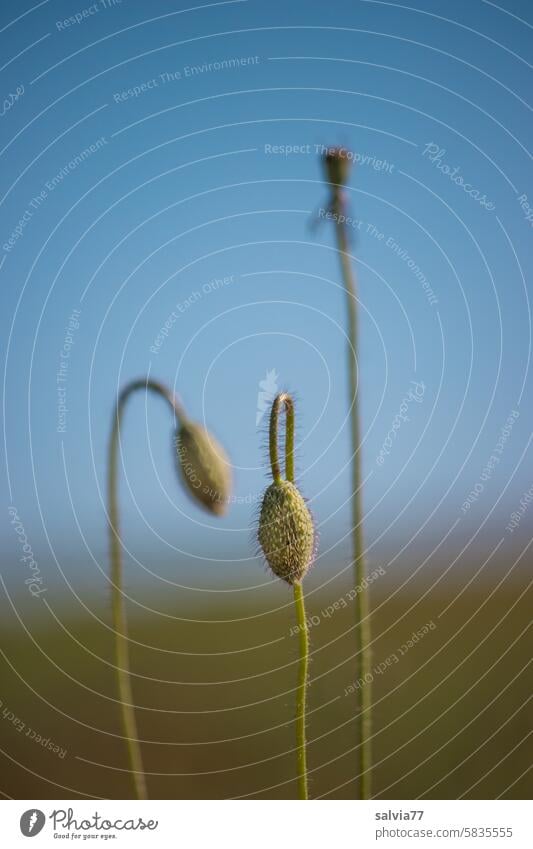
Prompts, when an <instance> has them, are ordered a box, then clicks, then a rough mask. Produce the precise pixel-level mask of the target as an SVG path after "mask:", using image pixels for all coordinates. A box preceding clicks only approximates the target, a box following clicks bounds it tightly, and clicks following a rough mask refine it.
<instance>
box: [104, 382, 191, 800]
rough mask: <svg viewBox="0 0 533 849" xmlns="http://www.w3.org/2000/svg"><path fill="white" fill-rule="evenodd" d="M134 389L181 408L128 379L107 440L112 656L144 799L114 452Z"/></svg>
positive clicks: (150, 386) (156, 386) (154, 385)
mask: <svg viewBox="0 0 533 849" xmlns="http://www.w3.org/2000/svg"><path fill="white" fill-rule="evenodd" d="M138 389H143V390H145V391H146V390H150V391H152V392H156V393H157V394H159V395H161V396H162V397H163V398H165V400H166V401H168V403H169V404H170V406H171V407H172V410H173V412H174V414H175V415H176V417H177V418H178V419H183V409H182V407H181V405H180V403H179V401H178V399H177V398H176V397H175V396H174V395H173V394H172V393H171V392H170V391H169V390H168V389H167V388H166V386H164V385H163V384H161V383H159V382H157V381H155V380H146V379H145V380H136V381H132V383H129V384H128V385H127V386H126V387H125V388H124V389H123V390H122V392H121V393H120V395H119V398H118V401H117V406H116V410H115V414H114V417H113V427H112V430H111V438H110V442H109V466H108V479H107V483H108V517H109V545H110V556H111V608H112V614H113V625H114V630H115V660H116V668H117V681H118V690H119V696H120V711H121V717H122V727H123V732H124V737H125V738H126V743H127V747H128V758H129V763H130V769H131V773H132V776H133V781H134V785H135V793H136V796H137V798H138V799H146V798H148V797H147V791H146V778H145V775H144V769H143V762H142V756H141V749H140V746H139V736H138V733H137V723H136V720H135V712H134V705H133V694H132V690H131V681H130V659H129V647H128V629H127V618H126V605H125V603H124V593H123V580H122V579H123V568H122V544H121V540H120V528H119V504H118V456H119V449H120V426H121V420H122V414H123V412H124V406H125V404H126V401H127V400H128V398H129V397H130V395H131V394H132V393H133V392H136V391H137V390H138Z"/></svg>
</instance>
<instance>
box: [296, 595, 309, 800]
mask: <svg viewBox="0 0 533 849" xmlns="http://www.w3.org/2000/svg"><path fill="white" fill-rule="evenodd" d="M294 605H295V607H296V620H297V623H298V634H299V642H300V668H299V670H298V690H297V696H296V753H297V759H298V798H299V799H307V798H308V790H307V754H306V747H307V743H306V739H305V715H306V694H307V669H308V666H309V632H308V629H307V620H306V618H305V604H304V594H303V589H302V585H301V584H299V583H297V584H294Z"/></svg>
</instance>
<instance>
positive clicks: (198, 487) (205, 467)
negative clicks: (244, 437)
mask: <svg viewBox="0 0 533 849" xmlns="http://www.w3.org/2000/svg"><path fill="white" fill-rule="evenodd" d="M176 452H177V460H178V466H179V468H180V471H181V475H182V479H183V481H184V483H185V486H186V488H187V490H188V491H189V494H190V495H191V496H192V497H193V498H194V499H195V501H197V502H199V503H200V504H201V505H202V506H203V507H205V508H206V509H207V510H209V511H210V512H211V513H214V514H215V515H217V516H220V515H221V514H222V513H224V512H225V510H226V507H227V504H228V499H229V496H230V491H231V472H230V463H229V460H228V457H227V455H226V452H225V451H224V449H223V448H222V446H221V445H220V443H219V442H218V441H217V440H216V439H215V438H214V437H213V436H212V435H211V434H210V433H209V431H207V430H206V429H205V428H204V427H202V425H199V424H196V423H195V422H190V421H183V422H182V423H181V424H180V426H179V427H178V430H177V434H176Z"/></svg>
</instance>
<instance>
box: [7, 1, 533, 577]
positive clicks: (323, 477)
mask: <svg viewBox="0 0 533 849" xmlns="http://www.w3.org/2000/svg"><path fill="white" fill-rule="evenodd" d="M90 9H93V11H92V12H91V11H90ZM84 10H85V14H84ZM26 12H27V14H26ZM76 14H78V15H79V16H81V17H79V19H78V21H76V18H75V17H74V22H71V23H70V24H69V25H67V24H65V21H66V20H67V18H68V17H69V16H71V15H72V16H75V15H76ZM0 15H1V20H0V30H1V31H0V38H1V39H3V45H4V47H3V54H2V55H3V56H4V57H5V58H4V61H5V62H7V63H8V64H7V66H5V67H4V68H3V70H2V78H3V92H4V95H5V96H6V98H7V101H6V102H7V103H8V104H9V105H8V107H7V108H6V103H4V114H3V116H2V122H1V129H2V143H1V147H2V163H3V167H2V170H1V172H0V173H1V178H0V179H1V183H2V186H1V195H2V205H3V215H2V239H1V244H2V247H1V256H0V260H1V261H2V266H1V275H2V279H3V280H2V282H3V285H2V311H1V315H0V322H1V340H2V342H1V344H2V354H3V360H4V362H5V377H4V388H5V411H6V418H5V431H4V432H5V442H4V449H5V450H4V451H3V474H4V483H5V496H4V502H5V505H6V510H5V515H6V520H5V521H4V523H3V525H2V530H1V534H2V536H1V539H2V548H3V550H4V552H5V554H6V560H7V563H8V568H7V576H8V582H9V583H10V585H11V584H12V586H13V590H14V591H15V590H16V589H17V586H18V579H17V574H18V572H17V570H18V569H19V568H20V567H19V565H18V563H17V559H16V558H17V547H16V539H15V538H14V534H13V531H12V528H11V527H10V524H9V517H8V516H7V507H8V506H9V505H10V504H11V505H15V506H16V507H17V510H18V511H19V514H20V517H21V519H22V521H23V522H24V525H25V528H26V531H27V533H28V536H29V537H30V538H31V540H32V545H33V547H34V548H35V550H36V552H38V553H39V556H40V557H41V559H42V560H43V561H44V560H50V557H51V552H52V551H53V552H54V554H55V556H56V557H57V558H58V561H59V562H61V563H65V562H66V563H67V564H69V565H68V566H67V567H65V568H66V569H67V571H68V569H69V568H70V569H71V570H72V573H73V574H74V573H75V571H76V569H79V568H83V570H84V574H85V577H86V578H87V580H88V582H89V583H90V582H91V581H99V580H100V576H99V572H98V569H101V570H103V571H105V570H106V568H107V567H106V538H105V511H104V506H103V504H102V497H103V492H104V490H103V487H104V485H105V463H106V447H107V439H108V433H109V427H110V421H111V412H112V406H113V401H114V398H115V396H116V392H117V387H118V386H119V385H122V384H123V383H124V382H126V381H127V380H129V379H131V378H134V377H138V376H140V375H144V374H147V373H150V374H152V375H153V376H155V377H157V378H159V379H161V380H165V381H167V382H168V383H169V384H170V385H172V386H173V387H175V388H176V390H177V391H178V392H179V394H180V395H181V396H182V398H183V400H184V403H185V405H186V407H187V409H188V411H189V413H190V415H191V416H193V417H195V418H197V419H200V420H202V419H204V418H205V421H206V422H207V424H208V426H209V427H210V428H211V429H212V430H213V432H214V433H215V434H216V435H217V436H218V437H219V438H220V439H221V441H222V442H223V443H224V445H225V446H226V447H227V450H228V452H229V453H230V455H231V458H232V461H233V463H234V465H235V497H236V503H234V504H233V505H232V509H231V511H230V513H229V515H228V516H227V517H226V518H225V519H223V520H222V521H220V520H211V518H210V517H207V518H206V516H205V515H204V514H202V513H201V512H200V511H199V510H198V509H197V507H196V506H195V505H194V504H192V503H191V502H189V501H188V500H187V499H186V497H185V495H184V493H183V492H182V491H181V489H180V488H179V486H178V484H177V482H176V476H175V470H174V468H173V465H172V462H170V460H171V456H170V452H171V435H172V434H171V425H172V422H171V419H170V418H169V415H168V411H167V410H166V409H165V407H164V405H163V404H162V402H160V401H158V400H154V399H150V400H149V402H148V404H146V403H145V400H144V399H143V397H142V396H139V397H137V398H136V399H135V400H134V401H133V402H132V404H131V407H130V408H129V410H128V412H127V418H126V422H125V427H124V457H125V465H126V472H127V484H126V483H124V481H123V486H122V503H123V513H124V535H125V539H126V540H127V545H128V547H129V548H130V550H131V552H132V554H134V555H135V556H136V557H137V558H138V560H139V563H140V564H142V565H139V566H138V571H137V572H136V574H138V575H139V576H141V575H144V578H145V579H146V580H150V581H152V580H153V579H152V577H151V575H150V574H149V572H146V571H144V572H143V569H146V568H148V569H149V570H152V571H153V572H155V573H157V574H165V575H170V574H173V570H174V573H175V572H176V571H180V572H181V570H182V565H183V563H185V562H187V563H190V565H191V569H190V570H189V571H190V573H191V575H192V577H191V578H190V581H193V583H194V582H198V583H199V584H201V583H202V582H205V583H206V584H207V585H209V586H214V587H217V588H224V587H226V586H228V587H230V588H232V587H241V586H248V585H250V586H252V585H256V584H258V583H262V582H264V581H266V580H267V578H266V576H265V575H264V573H263V572H261V571H260V570H259V569H258V568H257V563H256V561H255V560H254V559H253V554H254V548H253V546H251V545H250V523H251V517H252V515H253V507H252V505H251V503H250V502H252V501H256V500H257V497H258V494H259V493H260V492H261V489H262V487H263V486H264V485H265V482H266V480H267V477H268V476H267V470H266V469H265V465H264V459H265V439H264V427H263V426H260V427H259V428H258V427H257V426H256V412H257V403H258V392H259V391H260V386H259V384H260V381H262V380H264V379H265V377H266V374H267V372H269V371H273V370H275V372H276V374H277V376H278V378H277V382H278V384H279V387H280V389H281V388H283V389H288V390H290V391H293V392H295V394H296V397H297V402H298V407H297V416H298V429H299V439H300V446H299V451H298V457H299V473H300V481H301V485H302V489H303V491H304V493H305V495H306V496H307V497H308V498H309V500H310V502H311V505H312V509H313V512H314V515H315V517H316V521H317V523H318V525H319V527H320V531H321V539H322V543H321V551H322V552H323V553H324V560H325V561H326V565H327V564H328V563H329V564H336V565H335V567H334V568H336V569H342V568H344V567H345V564H346V562H347V558H348V555H349V541H348V539H347V537H346V534H347V533H348V530H349V517H350V511H349V503H348V499H349V495H350V483H349V460H350V444H349V433H348V427H347V420H346V415H347V386H346V383H347V378H346V352H345V348H346V339H345V335H344V333H345V331H344V328H345V309H344V293H343V289H342V283H341V278H340V273H339V267H338V257H337V255H336V251H335V244H334V232H333V229H332V225H331V223H328V222H325V221H322V222H321V223H319V224H317V225H316V226H313V222H314V221H315V218H316V215H317V211H318V210H319V209H320V208H321V207H325V206H326V205H327V199H328V193H327V188H326V187H325V185H324V182H323V175H322V171H321V166H320V158H319V154H318V153H317V146H320V145H322V144H338V143H342V144H346V145H348V146H349V147H350V148H351V149H352V150H353V151H354V152H356V153H357V155H358V158H359V162H358V164H357V165H356V166H355V167H354V169H353V171H352V174H351V180H350V187H349V202H350V210H351V214H352V216H353V218H354V219H357V221H358V222H359V224H358V226H357V228H356V227H355V226H354V227H353V228H352V229H353V252H354V255H355V257H356V269H357V274H358V285H359V326H360V337H361V338H360V350H359V369H360V371H359V377H360V404H361V415H362V429H363V434H364V443H363V446H362V449H361V450H362V452H363V471H364V476H365V480H366V484H365V491H364V504H365V513H366V519H365V532H366V536H367V541H368V543H369V544H370V545H371V551H370V555H369V560H370V562H371V563H374V564H375V565H377V564H378V563H380V562H381V561H382V559H383V558H388V557H390V553H391V552H394V551H395V550H398V549H399V548H401V547H402V546H404V545H408V544H410V543H411V544H412V545H413V546H415V547H416V546H420V548H421V549H422V550H426V553H429V552H431V551H432V550H433V549H434V547H435V546H436V545H438V543H439V542H440V541H441V539H442V538H443V536H444V535H445V534H446V533H447V531H448V530H449V529H450V528H451V527H452V525H453V524H454V523H455V522H456V521H457V520H459V522H458V525H457V529H456V531H455V533H456V537H455V538H456V539H458V540H463V541H464V540H466V539H468V538H469V537H470V536H471V535H472V534H473V533H475V532H476V530H477V529H478V528H479V527H480V525H481V524H482V523H483V521H484V520H485V519H486V517H487V516H488V515H489V514H490V517H489V519H488V520H487V523H486V525H485V526H484V530H483V534H484V535H485V534H489V535H490V536H491V539H492V537H494V539H495V540H498V539H499V538H500V537H501V536H502V535H505V524H506V523H507V521H508V516H509V514H510V513H511V512H512V511H513V510H514V509H516V505H517V503H518V502H519V500H520V498H521V496H522V494H523V492H524V491H525V490H527V489H528V488H529V487H530V486H531V483H532V480H531V450H530V449H528V445H529V440H530V437H531V419H530V415H529V412H528V411H529V410H530V409H531V378H530V373H529V358H530V343H531V325H530V319H531V314H530V303H529V298H528V290H529V280H530V278H531V266H532V259H531V256H532V254H531V239H532V235H533V231H532V226H531V222H530V221H528V220H527V215H528V207H527V204H528V203H529V204H530V205H531V207H533V185H532V180H531V173H532V172H531V156H530V154H529V153H528V144H529V146H530V141H531V129H532V121H531V107H530V106H529V105H528V104H527V100H528V96H529V93H530V91H531V64H529V61H530V60H531V26H532V24H533V19H532V17H531V10H530V8H529V4H528V3H526V2H517V0H514V2H513V0H506V2H503V0H502V2H501V3H500V4H499V6H498V5H497V4H494V3H489V2H481V0H475V2H471V3H467V4H465V3H458V2H450V3H447V4H446V5H445V11H444V12H443V4H441V3H438V2H434V1H433V0H430V2H425V3H423V4H422V3H419V4H418V7H414V6H413V7H408V6H404V5H400V4H396V3H378V2H353V3H343V2H338V0H337V2H335V0H333V2H329V3H327V4H324V3H320V4H309V3H303V2H291V3H290V4H285V3H271V2H269V3H267V2H263V0H261V1H259V0H247V2H234V3H214V4H204V6H198V7H197V8H195V9H192V10H191V9H188V7H187V5H186V4H181V3H172V4H170V3H163V2H155V3H151V4H150V5H149V7H147V6H146V4H140V3H134V2H127V0H123V2H121V3H115V4H112V3H109V4H107V3H106V4H103V3H101V2H100V3H98V4H96V5H93V6H91V4H89V3H86V4H84V3H83V0H82V2H80V3H62V2H55V0H49V2H44V3H41V4H39V5H36V6H35V7H34V8H33V9H32V8H31V7H30V6H29V5H26V4H23V5H21V4H19V3H16V4H15V3H12V2H8V3H4V4H2V10H1V12H0ZM2 27H3V29H2ZM228 60H237V61H233V62H232V65H231V66H230V67H228V66H227V64H224V63H227V62H228ZM217 63H222V65H221V66H220V67H219V64H217ZM202 68H203V70H199V69H202ZM194 69H196V71H197V72H195V71H194ZM17 92H18V96H17ZM10 94H12V95H14V96H13V97H11V98H9V95H10ZM91 146H92V148H91ZM287 149H289V151H288V150H287ZM83 151H85V153H84V154H83V157H82V160H79V159H78V160H76V157H80V154H82V152H83ZM87 151H89V153H87ZM69 163H70V164H69ZM73 163H74V164H73ZM454 169H456V170H454ZM56 177H57V179H56V180H55V184H54V178H56ZM460 179H462V183H461V182H460ZM464 184H466V186H467V188H468V191H466V190H465V187H464ZM51 185H52V188H51V189H50V186H51ZM524 196H526V198H525V199H524ZM36 197H38V198H39V200H38V201H35V200H33V199H34V198H36ZM521 199H522V200H521ZM24 216H25V217H26V221H25V222H24V226H21V227H19V231H20V232H19V235H18V236H17V235H16V234H17V225H19V222H20V221H21V219H23V218H24ZM10 238H11V239H12V240H13V244H11V245H10V244H9V240H10ZM395 246H396V247H395ZM413 267H416V268H417V269H418V270H419V275H418V276H417V274H416V272H415V270H413ZM421 274H423V275H424V278H425V279H426V280H427V281H428V286H430V287H431V290H432V292H433V293H434V299H432V300H430V298H429V297H428V294H427V289H425V288H424V286H423V285H422V282H421V277H420V275H421ZM213 281H214V282H213ZM435 299H436V300H435ZM74 310H77V311H79V315H78V313H74V315H76V316H78V318H79V322H78V321H76V323H79V327H76V328H75V329H74V330H73V331H72V339H71V340H70V342H71V345H70V347H69V349H68V350H69V358H68V378H67V380H66V384H65V388H66V406H67V408H68V409H67V413H66V419H65V432H63V433H58V431H57V427H58V394H57V370H58V366H59V363H60V360H61V356H60V355H61V351H62V350H63V349H64V344H65V339H66V335H67V329H68V325H69V319H70V317H71V316H72V314H73V311H74ZM173 312H175V313H176V314H177V318H176V319H175V321H174V323H173V325H172V327H171V329H170V330H169V333H168V336H167V337H166V338H165V339H164V341H163V342H162V344H161V345H160V346H159V347H157V346H156V350H157V353H154V351H153V350H150V349H151V348H153V347H154V340H156V339H157V337H158V334H159V333H160V332H161V328H162V327H164V325H165V322H166V321H167V320H168V318H169V316H170V315H171V314H172V313H173ZM413 382H417V384H418V385H422V384H423V387H424V388H423V396H422V398H421V400H420V401H416V402H415V401H413V400H411V401H409V402H408V414H407V418H408V421H402V423H401V426H400V427H399V428H398V430H397V435H396V438H395V440H394V443H393V446H392V448H391V450H390V454H389V455H387V456H386V460H385V462H384V463H383V464H382V465H379V464H378V463H377V462H376V458H377V457H378V455H379V452H380V450H381V449H382V446H383V444H384V441H385V440H386V438H387V434H388V433H389V431H390V429H391V427H392V423H393V421H394V419H395V416H396V415H397V414H398V411H399V409H400V407H401V405H402V402H403V401H404V399H405V397H406V396H407V395H408V393H409V391H410V389H412V387H413V386H414V385H415V384H414V383H413ZM421 391H422V390H421ZM513 411H516V412H517V413H518V415H517V416H515V418H514V419H513V424H512V427H511V428H510V431H509V434H508V437H506V439H505V443H504V446H503V449H502V451H501V454H498V462H497V463H496V464H495V465H494V467H493V469H492V470H491V472H490V474H489V475H488V477H487V476H486V473H485V478H486V479H485V480H484V486H483V492H482V493H481V494H480V495H479V497H478V498H477V500H476V501H475V503H473V504H472V506H471V508H469V510H468V511H467V513H464V512H463V511H462V510H461V505H462V504H463V502H464V501H465V499H466V497H467V496H468V493H469V492H470V491H471V490H472V488H473V487H474V486H475V485H476V483H479V481H480V480H481V479H482V478H481V476H482V474H483V473H484V472H483V470H484V469H485V468H486V465H487V463H488V462H489V460H490V457H491V456H493V454H494V447H495V446H496V445H497V442H498V439H499V438H500V436H501V429H502V427H504V426H505V424H506V422H507V420H508V418H509V416H510V415H511V414H512V413H513ZM6 451H7V459H8V465H6ZM493 508H494V510H493ZM492 510H493V512H492V513H491V511H492ZM523 527H524V526H522V529H521V532H523ZM457 548H458V549H460V546H458V547H457ZM417 550H418V549H417ZM456 553H457V552H456V551H455V548H454V556H455V554H456ZM221 560H222V561H223V562H222V563H221V562H220V561H221ZM197 563H200V564H201V567H202V571H201V575H200V574H199V572H198V570H197V569H196V564H197ZM159 564H162V565H161V566H159ZM173 564H178V566H177V567H176V566H175V565H173ZM130 565H131V566H133V563H132V564H130ZM332 568H333V567H332ZM316 580H319V579H318V578H317V579H316Z"/></svg>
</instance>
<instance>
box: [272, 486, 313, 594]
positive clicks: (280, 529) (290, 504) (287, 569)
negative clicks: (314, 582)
mask: <svg viewBox="0 0 533 849" xmlns="http://www.w3.org/2000/svg"><path fill="white" fill-rule="evenodd" d="M258 538H259V544H260V545H261V548H262V550H263V553H264V555H265V558H266V560H267V563H268V565H269V566H270V568H271V569H272V571H273V572H274V574H275V575H277V577H278V578H281V579H282V580H283V581H287V583H288V584H294V583H297V582H300V581H301V580H302V578H304V576H305V575H306V573H307V571H308V569H309V567H310V565H311V563H312V561H313V555H314V550H315V529H314V525H313V519H312V516H311V513H310V512H309V509H308V507H307V505H306V503H305V501H304V499H303V497H302V495H301V494H300V492H299V490H298V488H297V487H296V486H295V485H294V484H293V483H291V482H290V481H287V480H280V481H279V482H274V483H272V484H270V486H269V487H268V489H267V490H266V492H265V494H264V497H263V504H262V506H261V514H260V518H259V529H258Z"/></svg>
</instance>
